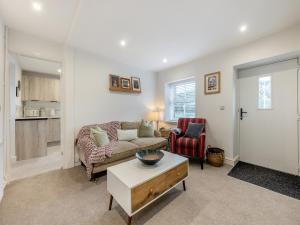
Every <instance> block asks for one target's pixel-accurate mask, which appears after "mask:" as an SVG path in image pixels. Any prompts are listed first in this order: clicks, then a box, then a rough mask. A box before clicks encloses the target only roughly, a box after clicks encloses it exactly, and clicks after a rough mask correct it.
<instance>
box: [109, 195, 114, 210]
mask: <svg viewBox="0 0 300 225" xmlns="http://www.w3.org/2000/svg"><path fill="white" fill-rule="evenodd" d="M113 200H114V197H113V196H112V195H110V199H109V206H108V210H111V207H112V202H113Z"/></svg>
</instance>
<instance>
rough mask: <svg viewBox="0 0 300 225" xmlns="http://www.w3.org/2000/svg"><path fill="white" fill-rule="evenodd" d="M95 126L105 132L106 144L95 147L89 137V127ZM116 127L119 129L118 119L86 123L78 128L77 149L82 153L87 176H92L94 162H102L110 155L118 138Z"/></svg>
mask: <svg viewBox="0 0 300 225" xmlns="http://www.w3.org/2000/svg"><path fill="white" fill-rule="evenodd" d="M97 126H98V127H100V128H101V129H102V130H105V131H106V132H107V136H108V138H109V140H110V143H109V144H108V145H104V146H101V147H97V146H96V144H95V142H94V141H93V139H92V138H91V137H90V129H91V128H95V127H97ZM117 129H121V123H120V122H118V121H112V122H109V123H104V124H93V125H88V126H84V127H82V128H81V129H80V131H79V133H78V136H77V146H78V148H79V151H82V152H83V153H84V157H85V162H86V172H87V176H88V178H91V177H92V172H93V164H94V163H99V162H102V161H104V160H105V159H106V158H109V157H111V154H112V149H113V147H114V146H115V145H116V141H117V140H118V136H117Z"/></svg>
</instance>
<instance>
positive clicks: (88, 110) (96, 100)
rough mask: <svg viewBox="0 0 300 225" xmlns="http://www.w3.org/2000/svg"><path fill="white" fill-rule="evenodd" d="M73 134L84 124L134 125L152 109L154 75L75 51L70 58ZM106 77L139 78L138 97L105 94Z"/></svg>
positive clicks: (107, 79)
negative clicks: (72, 83)
mask: <svg viewBox="0 0 300 225" xmlns="http://www.w3.org/2000/svg"><path fill="white" fill-rule="evenodd" d="M74 65H75V66H74V70H75V73H74V74H75V76H74V85H75V86H74V92H75V93H74V101H75V110H74V111H75V127H76V130H77V131H78V129H79V128H80V127H81V126H83V125H87V124H92V123H103V122H108V121H113V120H117V121H121V120H128V121H137V120H141V119H142V118H145V116H147V114H148V113H149V112H150V110H151V108H153V106H154V102H155V85H156V74H155V73H152V72H147V71H142V70H140V69H136V68H132V67H129V66H126V65H122V64H119V63H116V62H113V61H110V60H107V59H105V58H102V57H99V56H95V55H92V54H89V53H86V52H83V51H79V50H77V51H76V52H75V58H74ZM109 74H117V75H123V76H128V77H130V76H136V77H140V78H141V87H142V93H141V94H128V93H116V92H110V91H109Z"/></svg>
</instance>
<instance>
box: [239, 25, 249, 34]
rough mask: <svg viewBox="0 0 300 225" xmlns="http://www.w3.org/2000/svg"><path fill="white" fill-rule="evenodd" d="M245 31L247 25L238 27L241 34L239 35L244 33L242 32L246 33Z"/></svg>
mask: <svg viewBox="0 0 300 225" xmlns="http://www.w3.org/2000/svg"><path fill="white" fill-rule="evenodd" d="M247 29H248V27H247V25H246V24H244V25H242V26H241V27H240V32H241V33H244V32H246V31H247Z"/></svg>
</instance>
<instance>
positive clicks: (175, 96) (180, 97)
mask: <svg viewBox="0 0 300 225" xmlns="http://www.w3.org/2000/svg"><path fill="white" fill-rule="evenodd" d="M195 86H196V84H195V80H193V79H189V80H184V81H178V82H174V83H170V84H168V92H167V97H168V118H167V119H168V120H171V121H174V120H177V119H178V118H181V117H189V118H190V117H195V116H196V104H195V102H196V101H195Z"/></svg>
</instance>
